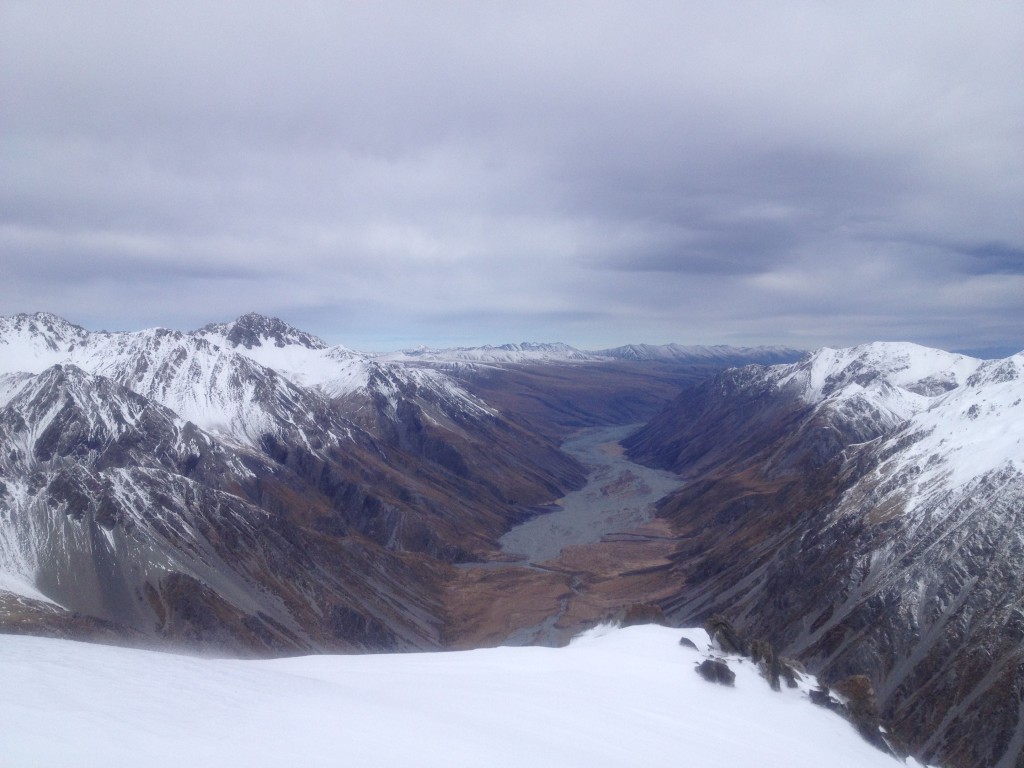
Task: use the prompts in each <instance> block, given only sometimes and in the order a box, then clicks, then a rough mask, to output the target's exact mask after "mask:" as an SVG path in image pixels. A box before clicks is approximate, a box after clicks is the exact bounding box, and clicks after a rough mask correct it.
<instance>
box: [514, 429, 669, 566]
mask: <svg viewBox="0 0 1024 768" xmlns="http://www.w3.org/2000/svg"><path fill="white" fill-rule="evenodd" d="M639 426H640V425H638V424H630V425H626V426H618V427H597V428H594V429H588V430H585V431H583V432H581V433H579V434H578V435H576V436H574V437H573V438H571V439H569V440H567V441H566V442H565V443H563V445H562V450H563V451H565V452H566V453H568V454H569V455H571V456H572V457H573V458H575V459H576V460H577V461H579V462H580V463H581V464H583V465H584V466H586V467H587V468H588V469H589V470H590V472H589V476H588V479H587V484H586V485H585V486H584V487H583V488H581V489H580V490H578V491H574V492H573V493H570V494H569V495H567V496H565V497H564V498H562V499H560V500H559V501H558V504H557V506H555V507H554V508H553V511H551V512H548V513H545V514H542V515H540V516H539V517H535V518H534V519H532V520H529V521H527V522H525V523H523V524H522V525H518V526H516V527H515V528H513V529H512V530H510V531H509V532H508V533H506V534H505V535H504V536H502V537H501V540H500V543H501V548H502V551H503V552H505V553H507V554H510V555H516V556H519V557H522V558H523V559H525V560H527V561H529V562H531V563H540V562H544V561H545V560H550V559H551V558H553V557H555V556H557V555H558V553H559V552H561V551H562V549H564V548H565V547H568V546H572V545H574V544H592V543H595V542H598V541H600V540H601V538H602V537H604V536H606V535H608V534H610V533H617V532H620V531H628V530H630V529H632V528H636V527H638V526H640V525H642V524H643V523H645V522H647V521H648V520H650V519H651V518H652V517H653V516H654V505H655V503H656V502H657V501H658V500H659V499H662V498H664V497H665V496H667V495H668V494H669V493H671V492H672V491H674V490H676V489H677V488H679V487H680V486H681V485H682V484H683V481H682V480H681V479H680V478H679V477H678V476H677V475H675V474H673V473H671V472H666V471H664V470H660V469H650V468H649V467H644V466H641V465H640V464H635V463H633V462H632V461H630V460H629V459H628V458H627V457H626V456H625V455H624V452H623V450H622V447H621V446H620V445H619V441H620V440H622V439H623V438H625V437H626V436H627V435H628V434H630V433H631V432H633V431H635V430H636V429H637V428H638V427H639Z"/></svg>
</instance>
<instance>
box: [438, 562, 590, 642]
mask: <svg viewBox="0 0 1024 768" xmlns="http://www.w3.org/2000/svg"><path fill="white" fill-rule="evenodd" d="M571 583H572V575H571V574H567V573H562V572H558V571H553V570H544V569H539V568H529V567H524V566H516V565H512V566H507V567H506V566H483V567H479V568H460V569H456V571H455V574H454V577H453V580H452V582H451V583H450V585H449V588H448V590H447V591H446V594H445V608H446V612H447V614H448V626H447V640H448V642H447V643H446V644H447V646H448V647H450V648H452V649H455V650H458V649H465V648H484V647H491V646H496V645H501V644H502V643H503V642H504V641H505V640H506V639H507V638H508V637H509V636H511V635H513V634H515V633H516V632H517V631H521V630H524V629H527V628H529V627H534V626H536V625H538V624H542V623H544V622H545V621H546V620H548V619H549V618H550V617H551V616H555V615H558V613H559V611H560V610H561V606H562V601H563V600H565V599H566V598H567V597H569V596H570V595H571V594H572V586H571Z"/></svg>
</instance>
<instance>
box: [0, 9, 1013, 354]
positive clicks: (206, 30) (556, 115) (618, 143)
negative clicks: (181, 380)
mask: <svg viewBox="0 0 1024 768" xmlns="http://www.w3.org/2000/svg"><path fill="white" fill-rule="evenodd" d="M0 142H2V145H0V268H2V273H0V315H9V314H13V313H16V312H31V311H36V310H49V311H53V312H56V313H58V314H61V315H63V316H64V317H66V318H68V319H69V320H72V321H74V322H77V323H79V324H81V325H84V326H86V327H87V328H91V329H100V328H106V329H109V330H127V329H138V328H143V327H151V326H155V325H161V326H167V327H172V328H181V329H189V328H194V327H197V326H199V325H202V324H205V323H207V322H212V321H222V320H228V319H231V318H233V317H235V316H237V315H239V314H241V313H244V312H248V311H258V312H262V313H264V314H270V315H276V316H279V317H281V318H283V319H285V320H287V321H288V322H291V323H292V324H294V325H297V326H300V327H303V328H305V329H306V330H310V331H313V332H315V333H318V334H319V335H321V336H322V337H324V338H325V339H326V340H327V341H329V342H332V343H343V344H346V345H348V346H351V347H355V348H359V349H366V350H385V349H395V348H399V347H406V346H410V345H415V344H419V343H423V344H432V345H443V346H451V345H457V344H478V343H495V344H498V343H502V342H508V341H524V340H530V341H565V342H568V343H570V344H573V345H575V346H578V347H583V348H599V347H604V346H613V345H618V344H623V343H627V342H648V343H666V342H673V341H674V342H681V343H709V344H710V343H726V344H786V345H790V346H796V347H800V348H814V347H817V346H820V345H825V344H827V345H830V346H842V345H848V344H854V343H859V342H863V341H871V340H876V339H906V340H912V341H917V342H920V343H924V344H929V345H933V346H940V347H944V348H947V349H978V348H988V347H995V348H1001V349H1007V350H1020V349H1024V4H1022V3H1018V2H1002V1H1000V2H986V1H985V0H981V1H978V0H972V2H962V1H961V0H957V1H956V2H943V1H942V0H929V1H928V2H913V1H910V2H892V0H884V1H882V2H860V1H858V2H852V1H851V2H845V3H822V2H819V1H817V0H815V1H814V2H807V3H798V2H773V3H766V2H728V1H726V2H722V1H720V0H719V1H716V2H699V3H698V2H680V1H678V0H677V1H675V2H593V3H591V2H565V3H552V2H536V3H533V2H519V1H518V0H517V2H494V3H491V2H461V3H454V2H452V3H446V2H437V1H432V2H425V1H424V2H409V3H397V2H379V3H378V2H365V3H364V2H359V3H356V2H352V3H342V2H324V3H313V2H307V3H302V2H287V3H285V2H281V3H260V2H251V1H247V2H238V3H228V2H216V3H211V2H198V3H194V4H193V3H186V2H174V3H140V2H123V3H110V2H88V3H79V2H62V3H51V2H45V1H43V0H29V1H27V2H10V1H9V0H0Z"/></svg>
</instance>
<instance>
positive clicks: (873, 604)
mask: <svg viewBox="0 0 1024 768" xmlns="http://www.w3.org/2000/svg"><path fill="white" fill-rule="evenodd" d="M1022 361H1024V357H1022V356H1021V355H1015V356H1013V357H1010V358H1007V359H1005V360H992V361H981V360H976V359H972V358H968V357H965V356H962V355H955V354H950V353H945V352H942V351H940V350H933V349H927V348H924V347H919V346H916V345H911V344H898V343H876V344H870V345H864V346H861V347H855V348H851V349H846V350H831V349H822V350H819V351H818V352H816V353H814V354H813V355H811V356H809V357H808V358H807V359H805V360H803V361H801V362H799V363H796V364H792V365H784V366H775V367H768V368H765V367H759V366H752V367H747V368H741V369H734V370H730V371H726V372H724V373H722V374H720V375H719V376H717V377H715V378H713V379H710V380H708V381H707V382H705V383H704V384H702V385H700V386H699V387H698V388H696V389H695V390H694V391H692V392H690V393H688V394H687V395H684V396H681V397H680V398H679V399H678V400H677V401H676V402H675V403H673V404H672V405H671V406H670V407H669V408H668V409H667V410H666V411H665V412H664V413H663V414H661V415H660V416H659V417H657V418H655V419H653V420H652V421H651V422H650V423H649V424H648V426H647V427H645V428H644V429H642V430H640V431H639V432H638V433H636V434H635V435H633V436H632V437H631V438H630V440H629V441H628V443H627V444H628V447H629V450H630V451H631V452H632V455H633V456H634V457H636V458H638V459H642V460H644V461H646V462H650V463H652V464H654V465H657V466H662V467H670V468H672V469H674V470H676V471H678V472H681V473H683V474H684V476H686V477H689V478H691V480H692V482H691V483H690V484H689V485H687V486H686V487H685V488H684V489H682V490H681V491H679V492H678V493H677V494H675V495H674V496H673V497H671V498H669V499H667V500H666V501H665V502H664V503H663V505H662V507H661V510H660V514H661V515H662V516H663V517H664V518H665V519H666V520H668V521H670V522H671V524H672V530H673V533H674V535H676V536H677V537H678V538H679V540H680V542H682V543H681V544H680V545H679V546H678V547H677V548H676V550H675V551H674V553H673V554H672V556H671V558H672V563H673V564H672V566H671V567H670V568H669V569H668V571H669V572H670V573H671V577H670V578H671V579H673V580H675V581H676V582H677V583H678V584H680V585H682V586H681V587H680V588H677V589H676V590H675V593H674V594H672V595H671V596H669V597H667V598H666V599H665V600H664V601H663V603H662V604H663V606H664V608H665V610H666V613H667V614H668V615H669V616H671V617H672V618H673V619H675V620H676V621H679V622H683V623H686V622H690V621H693V620H696V619H698V618H699V617H701V616H705V615H707V614H709V613H713V612H722V613H726V614H727V615H729V616H731V617H732V618H734V619H735V620H736V622H737V624H738V625H739V626H740V627H742V629H743V630H744V631H746V632H748V633H752V634H754V635H758V636H764V637H766V638H768V639H769V640H770V641H771V642H773V643H776V644H777V646H778V647H779V648H780V649H781V651H782V652H784V653H787V654H789V655H793V656H795V657H798V658H801V659H803V660H804V661H805V662H806V663H807V664H808V665H809V667H810V668H811V669H813V670H815V671H817V672H819V673H820V674H822V675H823V676H824V677H825V679H826V680H833V679H839V678H842V677H845V676H847V675H850V674H866V675H869V676H870V677H871V680H872V684H873V686H874V688H875V690H876V691H877V692H878V694H879V699H880V702H881V705H882V709H883V714H884V715H885V716H886V718H887V719H888V720H889V721H890V723H891V724H892V727H893V729H894V732H895V733H896V734H897V735H898V736H899V738H901V739H903V740H904V743H906V744H907V745H909V746H910V747H911V748H913V749H914V750H916V751H918V752H919V753H921V754H923V756H924V757H926V758H928V759H929V760H932V759H934V760H937V761H939V762H940V764H945V765H954V766H1001V767H1002V766H1006V767H1008V766H1013V765H1016V764H1017V761H1018V759H1019V755H1020V754H1021V753H1022V748H1024V721H1022V716H1024V713H1022V711H1021V707H1020V701H1021V697H1020V692H1021V691H1024V646H1022V640H1024V634H1022V631H1024V630H1022V627H1024V624H1022V614H1021V612H1020V605H1021V604H1024V587H1022V586H1021V584H1020V581H1019V579H1018V578H1017V573H1018V572H1019V568H1020V565H1021V563H1022V562H1024V538H1022V536H1021V533H1020V531H1021V530H1022V528H1021V525H1022V524H1024V518H1022V515H1024V405H1022V403H1024V366H1022Z"/></svg>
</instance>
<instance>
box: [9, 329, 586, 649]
mask: <svg viewBox="0 0 1024 768" xmlns="http://www.w3.org/2000/svg"><path fill="white" fill-rule="evenodd" d="M221 337H222V338H221ZM232 340H234V341H232ZM215 341H216V342H220V343H215ZM246 345H249V346H246ZM275 355H277V356H278V357H279V358H280V360H281V362H282V363H283V365H281V366H280V368H281V369H282V370H281V371H280V372H279V371H278V370H275V369H273V368H270V367H268V366H266V365H263V364H262V363H261V362H259V361H258V359H257V358H259V357H260V356H262V357H263V358H264V359H268V358H273V357H274V356H275ZM304 360H305V361H307V362H310V363H312V365H311V366H310V367H309V369H308V371H311V372H312V373H314V374H315V375H316V376H318V377H319V380H320V381H323V382H325V383H326V384H328V385H329V384H330V383H331V382H332V381H336V380H337V379H338V378H343V377H344V376H345V375H346V374H347V373H350V372H351V371H350V369H351V368H353V367H356V368H357V369H358V370H357V376H361V377H362V380H361V382H359V383H358V384H354V385H352V386H348V387H347V388H345V392H346V394H345V395H344V396H342V397H340V398H339V397H333V396H332V393H331V390H330V388H329V387H323V388H322V387H320V386H317V385H315V384H314V385H312V386H311V385H310V384H309V380H308V379H305V380H303V383H297V382H296V381H293V379H292V378H290V376H289V374H290V373H291V368H293V367H301V365H302V363H303V361H304ZM296 378H297V377H296ZM0 454H2V458H0V516H2V518H0V520H2V526H0V622H2V623H3V625H4V626H5V627H6V628H8V629H14V630H21V631H43V632H51V633H54V632H55V633H58V634H61V633H63V634H74V635H80V634H86V635H88V634H93V633H98V634H99V635H103V636H108V635H123V636H129V637H136V638H142V639H145V638H149V639H150V640H167V641H175V642H179V641H187V642H191V643H197V644H200V645H204V646H205V645H212V646H215V647H219V648H222V649H225V648H226V649H232V650H235V651H240V650H245V651H255V652H266V651H271V652H275V651H277V652H280V651H285V650H316V649H323V648H376V649H382V648H408V647H436V646H438V645H441V644H443V642H444V639H443V625H444V622H445V615H446V610H447V609H446V607H445V601H446V594H447V591H448V590H449V585H450V583H451V581H452V580H453V578H454V574H455V573H456V570H455V569H454V568H453V567H452V565H451V564H452V563H455V562H459V561H465V560H475V559H480V558H481V557H483V556H484V555H485V554H486V553H488V552H490V551H492V550H494V549H495V543H494V542H495V541H496V540H497V538H498V537H499V536H500V535H501V534H502V533H504V532H505V531H506V530H507V529H508V527H509V526H510V525H512V524H513V523H514V522H515V521H516V520H518V519H521V518H522V517H523V516H524V515H526V514H529V512H528V510H529V508H530V507H531V506H533V505H537V504H541V503H545V502H548V501H549V500H550V499H551V498H554V497H557V496H559V495H561V494H562V493H564V492H565V491H566V490H567V489H569V488H572V487H573V486H574V484H577V483H579V482H581V480H582V477H583V474H584V470H583V468H582V467H580V466H578V465H577V464H576V463H575V462H574V461H572V460H571V459H570V458H568V457H567V456H565V455H564V454H563V453H562V452H560V451H559V450H558V449H557V444H556V443H555V442H552V441H550V440H546V439H543V438H539V437H536V436H533V435H530V434H526V433H524V431H523V430H522V428H520V427H518V426H517V425H515V424H514V423H512V422H509V421H508V420H506V419H505V418H504V417H502V415H501V414H500V413H498V412H497V411H495V410H494V409H492V408H490V407H488V406H486V405H485V404H483V403H482V402H481V401H479V400H478V399H477V398H474V397H473V396H471V395H469V394H468V393H467V392H465V391H464V390H463V389H462V388H461V387H460V386H459V385H457V384H456V383H455V382H454V381H452V380H450V379H448V378H447V377H445V376H444V375H443V374H442V373H440V372H438V371H433V370H407V369H406V368H405V367H404V366H398V365H394V366H388V365H384V364H380V363H375V362H373V361H372V360H370V361H368V360H367V359H365V356H360V355H357V354H356V353H349V354H344V353H340V352H339V350H337V349H330V348H327V347H326V345H324V344H322V343H317V340H315V339H314V338H313V337H311V336H309V335H308V334H303V333H302V332H300V331H295V330H294V329H289V328H287V327H286V326H284V324H282V323H280V321H272V320H270V319H267V318H261V317H259V316H246V317H243V318H240V319H239V320H238V321H235V322H234V323H233V324H230V327H212V328H211V327H209V326H208V327H207V328H205V329H203V330H201V331H199V332H196V333H192V334H184V333H180V332H175V331H167V330H162V329H156V330H150V331H142V332H137V333H118V334H108V333H89V332H86V331H84V330H82V329H80V328H77V327H76V326H72V325H71V324H69V323H67V322H65V321H63V320H61V319H60V318H56V317H54V316H51V315H36V316H19V317H16V318H7V319H5V320H4V321H3V322H2V327H0Z"/></svg>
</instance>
